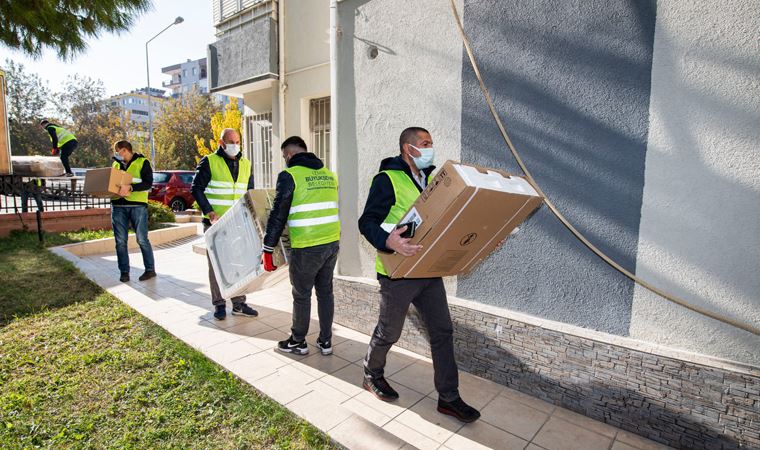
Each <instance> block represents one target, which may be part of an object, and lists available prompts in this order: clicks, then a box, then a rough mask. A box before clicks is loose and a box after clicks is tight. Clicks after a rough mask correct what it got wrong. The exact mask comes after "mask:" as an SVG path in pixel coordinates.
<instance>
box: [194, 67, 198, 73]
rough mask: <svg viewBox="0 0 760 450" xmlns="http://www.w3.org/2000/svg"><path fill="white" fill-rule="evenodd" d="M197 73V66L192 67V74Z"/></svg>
mask: <svg viewBox="0 0 760 450" xmlns="http://www.w3.org/2000/svg"><path fill="white" fill-rule="evenodd" d="M197 74H198V68H197V67H193V75H197Z"/></svg>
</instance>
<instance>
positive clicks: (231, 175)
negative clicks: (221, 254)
mask: <svg viewBox="0 0 760 450" xmlns="http://www.w3.org/2000/svg"><path fill="white" fill-rule="evenodd" d="M248 189H253V173H252V171H251V161H250V160H248V158H246V157H244V156H243V152H242V151H241V148H240V134H238V132H237V131H235V130H234V129H232V128H225V129H224V130H222V133H221V135H220V136H219V148H218V149H217V150H216V152H215V153H212V154H210V155H207V156H204V157H203V158H202V159H201V160H200V162H199V163H198V167H197V168H196V169H195V177H194V178H193V187H192V190H191V192H192V194H193V197H194V198H195V201H196V202H198V207H199V208H200V209H201V211H202V212H203V231H204V232H205V231H206V230H208V229H209V228H210V227H211V225H213V224H214V223H216V221H217V220H219V218H220V217H222V216H223V215H224V213H226V212H227V210H229V209H230V207H232V205H233V203H235V201H236V200H237V199H239V198H240V197H242V196H243V195H244V194H245V193H246V192H247V191H248ZM207 260H208V281H209V284H210V287H211V303H212V304H213V305H214V318H215V319H216V320H224V319H225V318H226V317H227V307H226V304H227V301H226V300H225V299H224V297H222V293H221V291H220V290H219V285H218V284H217V282H216V276H215V275H214V268H213V267H212V266H211V258H209V257H208V256H207ZM230 300H232V314H233V315H239V316H248V317H255V316H258V315H259V313H258V312H257V311H256V310H255V309H253V308H251V307H250V306H248V305H247V304H246V303H245V295H239V296H236V297H232V298H231V299H230Z"/></svg>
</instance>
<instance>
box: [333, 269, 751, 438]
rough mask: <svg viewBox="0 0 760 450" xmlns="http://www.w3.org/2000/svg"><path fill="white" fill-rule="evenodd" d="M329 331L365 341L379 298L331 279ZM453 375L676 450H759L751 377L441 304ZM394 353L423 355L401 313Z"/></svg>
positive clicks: (417, 324) (417, 333) (663, 351)
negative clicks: (338, 328) (337, 329)
mask: <svg viewBox="0 0 760 450" xmlns="http://www.w3.org/2000/svg"><path fill="white" fill-rule="evenodd" d="M334 286H335V322H336V323H339V324H341V325H344V326H347V327H349V328H353V329H355V330H358V331H361V332H363V333H368V334H370V333H371V332H372V330H373V328H374V326H375V324H376V323H377V318H378V314H379V299H380V293H379V288H378V286H377V283H376V282H374V281H373V280H367V279H353V278H344V277H338V278H336V279H335V282H334ZM449 309H450V311H451V318H452V321H453V322H454V346H455V349H456V358H457V363H458V364H459V367H460V369H461V370H465V371H467V372H470V373H472V374H475V375H478V376H480V377H483V378H487V379H489V380H493V381H495V382H497V383H500V384H503V385H505V386H509V387H510V388H513V389H516V390H519V391H521V392H524V393H526V394H529V395H532V396H534V397H537V398H540V399H542V400H545V401H548V402H550V403H553V404H555V405H559V406H562V407H564V408H567V409H570V410H573V411H576V412H578V413H581V414H584V415H586V416H588V417H591V418H593V419H596V420H599V421H602V422H606V423H608V424H610V425H614V426H616V427H618V428H621V429H624V430H627V431H630V432H633V433H636V434H639V435H641V436H644V437H646V438H649V439H652V440H654V441H657V442H661V443H663V444H667V445H670V446H673V447H678V448H697V449H739V448H760V368H756V367H748V366H743V365H739V364H736V363H732V362H728V361H723V360H718V359H714V358H710V357H707V356H704V355H697V354H693V353H687V352H681V351H678V350H673V349H669V348H665V347H662V346H657V345H651V344H647V343H643V342H640V341H636V340H633V339H629V338H621V337H618V336H613V335H609V334H605V333H600V332H596V331H591V330H585V329H582V328H578V327H573V326H569V325H565V324H560V323H556V322H550V321H546V320H542V319H537V318H535V317H530V316H526V315H522V314H519V313H513V312H510V311H506V310H503V309H499V308H494V307H491V306H487V305H481V304H478V303H475V302H470V301H466V300H461V299H455V298H451V297H450V298H449ZM397 345H399V346H400V347H403V348H406V349H409V350H412V351H415V352H417V353H420V354H423V355H428V356H429V354H430V348H429V344H428V340H427V333H426V332H425V331H424V326H423V324H422V322H421V320H420V318H419V315H418V314H417V312H416V310H415V309H414V308H413V307H412V308H410V312H409V316H408V319H407V321H406V324H405V326H404V332H403V334H402V335H401V339H400V340H399V342H398V343H397Z"/></svg>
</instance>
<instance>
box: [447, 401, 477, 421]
mask: <svg viewBox="0 0 760 450" xmlns="http://www.w3.org/2000/svg"><path fill="white" fill-rule="evenodd" d="M438 412H439V413H441V414H447V415H449V416H454V417H456V418H457V419H459V420H461V421H462V422H464V423H470V422H475V421H476V420H478V419H479V418H480V412H479V411H478V410H477V409H475V408H473V407H472V406H470V405H468V404H467V403H465V402H464V400H462V399H461V398H458V399H456V400H454V401H452V402H444V401H443V400H441V399H438Z"/></svg>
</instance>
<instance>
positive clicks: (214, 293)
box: [203, 223, 245, 306]
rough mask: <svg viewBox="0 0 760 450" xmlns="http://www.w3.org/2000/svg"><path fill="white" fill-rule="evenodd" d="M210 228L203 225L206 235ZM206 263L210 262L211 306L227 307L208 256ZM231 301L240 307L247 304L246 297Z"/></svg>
mask: <svg viewBox="0 0 760 450" xmlns="http://www.w3.org/2000/svg"><path fill="white" fill-rule="evenodd" d="M209 228H211V225H208V224H206V223H204V224H203V232H204V233H205V232H206V230H208V229H209ZM206 261H207V262H208V284H209V286H210V287H211V304H212V305H214V306H220V305H226V304H227V302H226V301H225V300H224V297H222V292H221V291H220V290H219V284H217V282H216V276H215V275H214V266H212V265H211V258H209V256H208V254H206ZM230 300H232V304H233V305H239V304H241V303H245V295H238V296H237V297H232V298H231V299H230Z"/></svg>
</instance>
